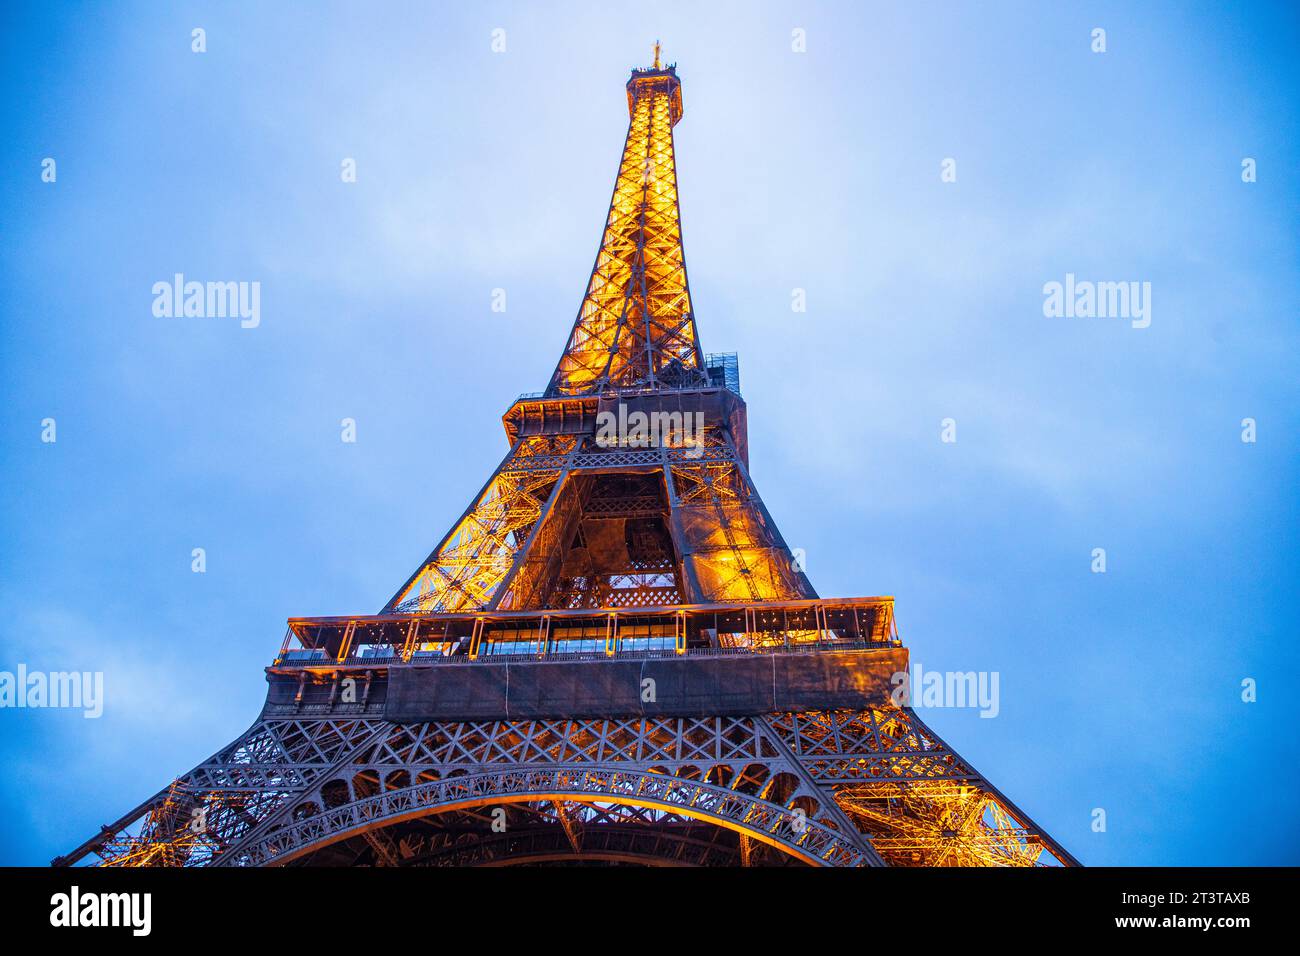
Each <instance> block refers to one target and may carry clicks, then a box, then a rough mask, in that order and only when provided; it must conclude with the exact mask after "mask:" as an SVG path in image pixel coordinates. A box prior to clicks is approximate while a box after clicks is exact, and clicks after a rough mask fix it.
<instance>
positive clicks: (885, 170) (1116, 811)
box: [0, 3, 1300, 865]
mask: <svg viewBox="0 0 1300 956" xmlns="http://www.w3.org/2000/svg"><path fill="white" fill-rule="evenodd" d="M641 6H643V7H644V8H645V9H646V10H647V11H648V10H649V8H650V5H641ZM653 7H654V9H653V12H652V13H651V12H642V11H641V10H640V9H637V7H634V6H633V5H627V6H622V5H617V6H616V5H609V4H597V3H591V4H571V5H550V4H547V5H542V4H523V3H520V4H495V5H493V4H487V5H483V6H481V7H480V6H478V5H455V6H454V7H453V6H452V5H445V6H444V5H438V4H428V3H410V4H382V5H368V4H347V5H343V4H340V5H322V6H319V7H318V6H317V5H311V6H308V5H305V4H301V5H299V4H292V5H291V4H251V3H248V4H240V3H221V4H184V3H178V4H168V5H167V6H166V7H163V6H162V5H161V4H137V5H113V6H107V5H99V4H85V5H80V6H76V5H67V6H60V7H56V8H47V7H46V6H45V5H39V4H28V5H18V4H6V5H5V7H4V11H3V13H0V19H2V21H3V22H2V23H0V76H2V77H3V79H2V81H0V96H2V97H3V104H4V116H5V135H4V136H3V137H0V323H2V327H3V342H4V348H3V353H2V359H0V361H2V365H0V394H2V395H3V415H0V430H2V431H0V436H2V437H0V442H2V444H0V454H2V456H3V458H2V460H3V474H4V485H5V492H6V493H5V494H4V495H3V496H2V497H0V601H2V606H3V608H4V612H5V613H4V617H5V622H4V626H3V630H2V631H0V670H11V671H12V670H13V669H14V668H15V667H16V666H17V664H18V663H20V662H21V663H25V664H26V665H27V666H28V667H29V668H30V669H33V670H68V669H83V670H93V671H102V672H103V673H104V675H105V685H106V693H107V702H106V708H105V714H104V716H103V717H102V718H101V719H99V720H85V719H83V718H82V717H81V716H80V714H79V713H76V712H69V711H59V710H0V768H3V769H0V813H3V816H4V819H5V821H6V827H5V829H6V834H5V838H4V840H3V841H0V863H27V864H40V863H44V862H46V861H48V860H49V859H50V858H51V857H52V856H54V855H55V854H56V853H58V852H61V851H64V850H66V849H68V848H70V847H71V846H73V845H75V844H76V843H78V842H80V841H81V840H82V839H84V838H85V837H87V836H89V835H90V834H91V833H93V832H94V831H95V829H96V828H97V827H98V825H99V824H100V823H103V822H105V821H108V820H110V819H113V818H115V817H116V816H117V815H118V814H119V813H121V812H123V811H125V810H127V809H129V808H130V807H131V806H134V805H135V804H136V803H138V802H139V801H140V800H142V799H143V798H145V797H147V796H148V795H149V794H151V793H152V792H154V791H155V790H157V789H159V788H160V787H163V786H165V785H166V784H167V783H168V782H170V780H171V779H172V778H173V777H175V776H176V775H178V774H180V773H182V772H184V771H185V770H187V769H189V768H190V767H192V766H193V765H194V764H196V763H198V762H199V761H201V760H202V759H204V758H205V757H207V756H208V755H209V754H210V753H211V752H213V751H214V750H216V749H218V748H219V747H220V746H221V745H223V744H224V743H226V742H227V741H229V740H230V739H232V738H233V737H235V736H236V735H237V734H239V733H240V732H241V731H242V730H243V729H244V728H245V727H247V726H248V724H249V723H251V722H252V720H253V718H254V717H255V715H256V713H257V711H258V709H259V707H260V705H261V701H262V696H263V692H264V686H265V685H264V682H263V678H262V674H261V668H262V667H264V666H265V665H266V664H267V663H268V662H269V660H270V658H271V656H272V655H273V653H274V651H275V650H276V648H277V647H278V646H279V641H280V638H281V635H282V633H283V629H284V620H285V618H286V617H288V616H290V615H303V614H342V613H357V612H362V613H369V612H373V611H375V610H376V609H378V608H379V607H380V606H381V605H382V604H383V603H384V602H385V601H386V600H387V599H388V597H389V596H390V595H391V594H392V592H393V591H394V590H395V589H396V588H397V587H398V585H400V584H401V583H402V582H403V581H404V580H405V579H406V577H407V575H408V574H409V573H410V572H411V570H412V569H413V568H414V567H415V565H416V564H417V563H418V562H419V560H420V559H421V558H422V557H423V556H424V555H425V554H426V553H427V552H428V550H429V548H430V547H431V546H432V545H433V544H434V543H435V542H436V540H437V539H438V538H439V537H440V536H441V535H442V533H443V532H444V531H445V530H446V528H447V527H448V526H449V524H450V523H451V522H452V521H453V520H454V519H455V518H456V516H458V515H459V513H460V512H461V510H462V509H463V508H464V507H465V505H466V503H467V501H468V499H469V498H470V496H471V495H472V494H473V493H474V492H475V491H476V490H477V489H478V487H479V486H480V485H481V484H482V482H483V481H484V479H485V478H486V477H487V475H488V473H489V472H490V470H491V469H492V468H493V467H494V466H495V465H496V463H497V461H498V460H499V458H500V456H501V455H502V454H503V453H504V451H505V439H504V435H503V433H502V431H501V429H500V424H499V416H500V414H501V412H502V411H504V410H505V408H506V407H507V405H508V404H509V402H510V400H511V399H512V398H513V397H514V396H515V395H516V394H517V393H519V392H522V391H530V390H534V389H539V388H542V387H543V386H544V385H545V383H546V381H547V378H548V377H549V375H550V372H551V370H552V368H553V367H554V363H555V360H556V358H557V357H558V354H559V351H560V349H561V347H562V345H563V343H564V339H565V336H566V334H567V332H568V330H569V327H570V325H571V323H572V321H573V315H574V312H575V310H576V308H577V306H578V303H579V300H580V298H581V294H582V291H583V288H584V285H585V281H586V277H587V272H588V271H589V269H590V267H591V261H592V256H593V253H594V251H595V246H596V243H597V240H598V238H599V232H600V227H601V225H602V223H603V220H604V215H605V211H606V205H607V203H608V201H609V192H610V188H611V185H612V181H613V175H614V171H615V166H616V161H617V158H618V152H619V149H620V147H621V144H622V138H623V134H624V131H625V125H626V120H627V114H626V105H625V95H624V91H623V83H624V82H625V80H626V78H627V72H628V70H629V68H631V67H632V66H638V65H645V63H646V62H647V61H648V59H649V53H650V46H651V43H652V42H653V41H654V39H655V38H656V37H658V38H661V39H662V40H663V42H664V48H665V57H666V59H668V60H670V61H673V60H675V61H676V62H677V63H678V67H679V74H680V76H681V78H682V81H683V92H684V99H685V105H686V114H685V118H684V119H683V121H682V122H681V124H680V125H679V126H678V127H677V130H676V142H677V150H678V163H679V180H680V188H681V201H682V206H683V219H684V233H685V242H686V248H687V256H688V262H689V267H690V276H691V283H692V290H693V293H694V300H695V306H696V311H697V316H698V320H699V326H700V334H701V338H702V340H703V345H704V347H705V349H706V350H708V351H732V350H734V351H737V352H739V353H740V361H741V379H742V386H743V388H744V392H745V395H746V398H747V400H748V402H749V416H750V432H749V436H750V449H751V464H752V469H751V470H752V473H753V477H754V479H755V481H756V483H757V485H758V487H759V489H760V491H761V492H762V494H763V497H764V500H765V502H766V504H767V506H768V508H769V509H770V510H771V512H772V514H773V515H774V517H775V518H776V520H777V522H778V524H779V525H780V527H781V529H782V531H783V533H784V535H785V537H786V539H787V540H788V541H789V543H790V544H791V545H792V546H794V547H802V548H803V549H804V550H805V551H806V553H807V563H808V571H809V574H810V576H811V577H812V579H813V581H814V583H815V584H816V585H817V587H818V589H819V590H820V592H821V593H822V594H823V595H831V596H835V595H872V594H892V595H895V597H896V598H897V601H898V606H897V607H898V620H899V627H900V630H901V633H902V635H903V637H904V639H905V640H906V642H907V644H908V646H909V647H910V648H911V652H912V656H913V660H914V661H915V662H919V663H921V664H922V665H923V666H924V667H925V668H926V669H927V670H930V669H933V670H987V671H997V672H998V673H999V674H1000V688H1001V712H1000V714H999V716H998V717H997V718H996V719H981V718H980V717H979V716H978V714H977V713H976V712H975V711H973V710H928V711H924V712H923V716H924V717H925V719H926V720H927V721H928V722H930V723H931V724H932V725H933V726H934V728H935V729H936V730H937V731H938V732H939V733H940V734H942V735H943V736H945V737H946V738H947V739H948V740H949V741H950V742H951V743H953V744H954V745H955V746H956V747H957V748H958V749H959V750H960V751H961V753H962V754H963V755H964V756H965V757H967V758H968V759H969V760H970V761H971V762H973V763H974V764H975V766H977V767H978V768H979V769H980V770H981V771H983V772H984V773H985V774H987V775H988V776H989V778H990V779H991V780H992V781H993V782H994V783H995V784H996V785H997V786H998V787H999V788H1000V789H1001V790H1002V791H1003V792H1005V793H1006V794H1008V795H1009V796H1010V797H1011V798H1012V799H1013V800H1015V801H1016V802H1017V803H1018V804H1019V805H1020V806H1021V807H1023V808H1024V809H1025V810H1026V811H1027V812H1029V813H1030V814H1031V815H1032V816H1033V817H1034V818H1035V819H1036V820H1037V821H1038V822H1039V823H1040V824H1042V825H1043V826H1044V827H1046V828H1047V829H1048V830H1049V831H1050V832H1051V833H1053V835H1055V836H1056V837H1057V838H1058V839H1059V840H1061V841H1062V842H1063V843H1064V844H1065V845H1066V846H1067V847H1068V848H1069V849H1070V850H1071V851H1072V852H1073V853H1074V854H1075V855H1076V856H1077V857H1078V858H1079V859H1080V860H1082V861H1083V862H1085V863H1088V864H1094V865H1099V864H1121V865H1129V864H1139V865H1141V864H1252V863H1264V864H1280V863H1296V862H1300V822H1298V821H1297V817H1296V815H1295V812H1294V791H1295V786H1296V784H1297V782H1298V781H1297V771H1296V767H1297V766H1300V746H1298V745H1297V742H1296V737H1295V735H1294V733H1293V732H1292V730H1293V727H1294V721H1295V718H1296V707H1295V704H1294V701H1295V699H1296V693H1297V687H1296V683H1297V678H1296V675H1297V665H1298V664H1300V661H1298V660H1297V656H1298V655H1297V652H1296V646H1297V634H1298V625H1300V613H1298V610H1300V609H1298V606H1297V605H1298V602H1297V587H1296V582H1297V574H1296V572H1295V569H1294V562H1295V558H1296V553H1297V528H1298V526H1300V523H1298V522H1297V504H1296V488H1297V485H1298V482H1297V478H1298V475H1297V471H1298V470H1300V469H1298V467H1297V462H1298V461H1300V455H1297V451H1298V449H1297V444H1298V442H1297V435H1298V434H1300V431H1298V427H1297V426H1298V425H1300V421H1298V418H1300V414H1298V412H1297V408H1298V407H1300V402H1298V401H1297V399H1298V398H1300V396H1298V394H1297V372H1296V358H1297V346H1298V344H1300V342H1298V339H1300V335H1298V333H1297V316H1298V315H1300V279H1298V276H1300V270H1297V259H1298V257H1297V251H1298V250H1297V230H1296V221H1297V209H1298V208H1300V186H1298V185H1297V178H1296V175H1295V171H1296V169H1297V145H1298V144H1300V130H1298V129H1297V116H1296V103H1297V102H1298V101H1300V97H1298V96H1297V93H1298V92H1300V91H1298V90H1297V86H1298V83H1297V67H1296V61H1295V57H1294V51H1295V49H1297V48H1298V47H1300V16H1298V15H1297V13H1296V12H1295V9H1294V7H1288V6H1287V5H1285V4H1277V5H1270V4H1263V3H1260V4H1249V5H1242V7H1241V8H1240V9H1236V8H1234V9H1221V8H1220V7H1221V5H1219V4H1209V3H1204V4H1188V3H1180V4H1162V3H1144V4H1142V5H1140V7H1139V8H1137V9H1133V8H1130V6H1129V5H1121V4H1113V5H1112V4H1073V5H1068V6H1067V5H1065V4H1050V5H1049V4H1041V3H995V4H988V5H980V6H979V7H978V8H976V7H975V6H974V5H966V4H961V5H959V4H955V3H936V4H931V5H927V6H922V7H912V6H911V5H907V6H905V5H895V4H891V5H865V4H857V3H845V4H829V3H828V4H819V5H814V6H802V5H757V4H698V3H685V4H681V5H671V4H655V5H653ZM194 27H203V28H204V29H205V30H206V32H207V47H208V49H207V52H206V53H203V54H195V53H192V52H191V49H190V42H191V41H190V31H191V30H192V29H193V28H194ZM498 27H500V28H504V29H505V31H506V51H505V52H504V53H501V54H494V53H493V52H492V51H491V48H490V40H491V31H492V30H493V29H494V28H498ZM1095 27H1103V28H1105V30H1106V31H1107V51H1106V52H1105V53H1104V54H1098V53H1093V52H1091V49H1090V44H1091V39H1090V33H1091V31H1092V30H1093V28H1095ZM795 28H800V29H803V30H805V31H806V35H807V52H806V53H801V54H800V53H794V52H792V50H791V31H792V30H793V29H795ZM45 157H52V158H54V159H55V160H56V162H57V174H58V177H57V181H56V182H55V183H44V182H42V181H41V161H42V159H44V158H45ZM345 157H352V158H355V160H356V162H357V182H356V183H353V184H345V183H343V182H341V179H340V164H341V162H342V160H343V159H344V158H345ZM948 157H951V158H953V159H955V160H956V162H957V167H956V168H957V181H956V182H954V183H943V182H941V181H940V175H939V174H940V163H941V161H942V160H944V159H945V158H948ZM1244 157H1251V158H1254V159H1255V160H1256V163H1257V170H1258V181H1257V182H1255V183H1249V184H1248V183H1243V182H1242V180H1241V162H1242V159H1243V158H1244ZM176 272H183V273H184V274H185V275H186V276H188V277H190V278H196V279H200V280H209V279H211V280H236V281H238V280H244V281H253V280H256V281H259V282H260V283H261V287H262V299H261V324H260V326H259V327H258V328H256V329H241V328H240V327H239V325H238V323H237V322H236V321H234V320H224V319H161V318H157V317H155V316H154V315H153V314H152V311H151V304H152V294H151V288H152V285H153V283H154V282H157V281H159V280H164V281H166V280H170V278H171V276H172V275H173V274H174V273H176ZM1067 272H1072V273H1075V274H1076V275H1077V276H1079V277H1080V278H1086V279H1093V280H1104V281H1128V280H1133V281H1149V282H1150V283H1151V284H1152V290H1153V291H1152V322H1151V325H1150V327H1149V328H1146V329H1134V328H1132V327H1131V326H1130V324H1129V323H1128V322H1126V321H1122V320H1115V319H1079V318H1074V319H1065V318H1050V319H1049V318H1046V317H1044V315H1043V311H1042V302H1043V294H1042V287H1043V284H1044V283H1046V282H1050V281H1063V280H1064V277H1065V275H1066V273H1067ZM494 288H504V289H506V290H507V295H508V300H507V301H508V307H507V311H506V312H505V313H504V314H502V313H494V312H492V311H491V309H490V302H491V291H492V289H494ZM794 288H802V289H805V290H806V295H807V302H808V309H807V311H806V312H804V313H794V312H792V311H791V308H790V302H791V290H792V289H794ZM47 417H53V418H54V419H56V421H57V428H58V432H57V435H58V441H57V442H56V443H54V444H46V443H42V442H41V440H40V437H41V421H42V419H44V418H47ZM345 417H350V418H354V419H355V420H356V422H357V430H358V440H357V442H356V443H355V444H344V443H342V442H341V441H340V438H339V432H340V428H339V422H340V420H341V419H343V418H345ZM948 417H951V418H953V419H955V420H956V422H957V438H958V440H957V441H956V443H952V444H945V443H943V442H941V441H940V422H941V420H942V419H944V418H948ZM1247 417H1251V418H1254V419H1256V421H1257V423H1258V426H1257V427H1258V440H1257V442H1255V443H1254V444H1246V443H1243V442H1242V441H1241V440H1240V436H1241V425H1240V423H1241V420H1242V419H1243V418H1247ZM196 547H202V548H205V549H206V551H207V572H206V573H205V574H193V573H191V570H190V561H191V558H190V554H191V550H192V549H193V548H196ZM1098 547H1102V548H1105V549H1106V553H1107V571H1106V573H1105V574H1094V573H1092V572H1091V570H1090V563H1091V553H1092V550H1093V549H1094V548H1098ZM1248 677H1250V678H1254V679H1255V680H1257V682H1258V701H1257V702H1255V703H1249V704H1248V703H1244V702H1243V701H1242V700H1241V682H1242V680H1243V679H1244V678H1248ZM1094 808H1102V809H1104V810H1105V811H1106V816H1107V829H1106V832H1104V833H1097V832H1093V830H1092V827H1091V824H1092V820H1093V810H1094Z"/></svg>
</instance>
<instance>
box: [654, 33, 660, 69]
mask: <svg viewBox="0 0 1300 956" xmlns="http://www.w3.org/2000/svg"><path fill="white" fill-rule="evenodd" d="M655 69H656V70H658V69H661V67H660V66H659V41H658V40H655Z"/></svg>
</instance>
